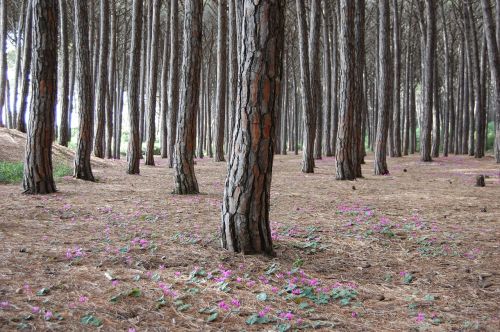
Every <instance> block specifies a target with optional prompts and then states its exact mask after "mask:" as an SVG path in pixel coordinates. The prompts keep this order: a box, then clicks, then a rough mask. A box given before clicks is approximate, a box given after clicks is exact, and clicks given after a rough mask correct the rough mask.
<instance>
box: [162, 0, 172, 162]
mask: <svg viewBox="0 0 500 332" xmlns="http://www.w3.org/2000/svg"><path fill="white" fill-rule="evenodd" d="M166 6H167V10H166V11H167V15H168V16H167V17H168V19H167V22H166V23H167V24H165V28H166V33H165V37H164V40H163V56H162V58H163V60H162V63H163V66H162V69H161V78H160V80H161V87H160V90H161V100H160V108H161V111H160V112H161V113H160V150H161V151H160V153H161V157H162V158H167V156H168V133H167V126H168V125H167V115H168V73H169V71H168V70H169V63H170V10H171V9H170V7H171V1H167V2H166Z"/></svg>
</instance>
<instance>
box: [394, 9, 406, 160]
mask: <svg viewBox="0 0 500 332" xmlns="http://www.w3.org/2000/svg"><path fill="white" fill-rule="evenodd" d="M392 3H393V6H392V8H393V12H394V16H393V18H394V21H393V36H394V41H393V53H394V58H393V60H394V97H393V113H392V122H393V140H394V145H393V146H392V149H393V154H394V157H401V121H400V119H401V90H400V88H401V38H400V24H399V10H398V1H397V0H393V1H392ZM403 3H404V2H403Z"/></svg>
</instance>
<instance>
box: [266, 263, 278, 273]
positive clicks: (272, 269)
mask: <svg viewBox="0 0 500 332" xmlns="http://www.w3.org/2000/svg"><path fill="white" fill-rule="evenodd" d="M278 269H279V265H278V264H276V263H273V264H271V266H269V267H268V268H267V271H266V272H265V273H266V274H267V275H270V274H273V273H274V272H276V271H278Z"/></svg>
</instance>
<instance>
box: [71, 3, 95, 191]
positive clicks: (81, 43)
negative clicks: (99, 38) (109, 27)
mask: <svg viewBox="0 0 500 332" xmlns="http://www.w3.org/2000/svg"><path fill="white" fill-rule="evenodd" d="M74 12H75V50H76V58H77V74H76V75H77V76H78V82H79V84H78V85H79V89H78V102H77V105H78V107H79V108H80V110H79V112H78V114H79V120H80V121H79V122H80V124H79V130H78V140H77V147H76V156H75V172H74V176H75V177H76V178H77V179H82V180H87V181H94V175H93V174H92V168H91V164H90V154H91V152H92V138H93V137H92V136H93V133H94V112H93V109H94V103H93V87H92V62H91V61H90V60H91V59H90V51H89V38H88V34H87V27H88V19H87V4H86V3H85V2H83V1H80V0H74Z"/></svg>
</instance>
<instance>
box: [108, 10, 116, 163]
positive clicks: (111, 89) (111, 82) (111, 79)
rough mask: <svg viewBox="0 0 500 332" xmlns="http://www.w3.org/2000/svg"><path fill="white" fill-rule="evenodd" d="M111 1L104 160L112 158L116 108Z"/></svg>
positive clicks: (114, 24) (114, 31)
mask: <svg viewBox="0 0 500 332" xmlns="http://www.w3.org/2000/svg"><path fill="white" fill-rule="evenodd" d="M110 1H111V7H110V9H111V13H110V31H109V35H110V49H109V59H108V64H109V69H108V94H107V97H106V107H105V110H106V158H108V159H111V158H112V148H113V145H112V144H113V133H114V131H113V126H114V121H113V115H114V108H116V106H117V105H116V104H115V103H114V100H115V87H116V83H115V82H116V78H115V75H116V43H117V40H116V38H117V27H116V2H115V0H110Z"/></svg>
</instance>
